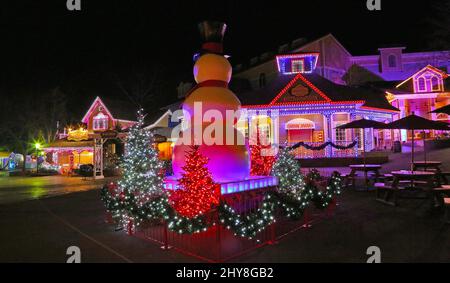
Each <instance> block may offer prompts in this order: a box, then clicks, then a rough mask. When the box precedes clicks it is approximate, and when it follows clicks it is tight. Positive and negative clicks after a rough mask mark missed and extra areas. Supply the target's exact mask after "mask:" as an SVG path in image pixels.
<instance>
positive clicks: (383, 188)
mask: <svg viewBox="0 0 450 283" xmlns="http://www.w3.org/2000/svg"><path fill="white" fill-rule="evenodd" d="M374 187H375V189H376V200H377V201H379V202H382V203H384V204H389V205H392V206H397V205H398V198H397V192H398V190H399V188H394V187H393V186H391V185H389V184H386V183H375V184H374ZM391 197H393V201H390V200H389V199H390V198H391Z"/></svg>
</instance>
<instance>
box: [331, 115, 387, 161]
mask: <svg viewBox="0 0 450 283" xmlns="http://www.w3.org/2000/svg"><path fill="white" fill-rule="evenodd" d="M386 126H387V125H386V124H385V123H382V122H378V121H374V120H366V119H360V120H354V121H351V122H350V123H347V124H343V125H340V126H337V127H336V129H370V128H372V129H384V128H386ZM362 139H363V162H364V167H366V143H365V140H366V133H365V131H363V138H362Z"/></svg>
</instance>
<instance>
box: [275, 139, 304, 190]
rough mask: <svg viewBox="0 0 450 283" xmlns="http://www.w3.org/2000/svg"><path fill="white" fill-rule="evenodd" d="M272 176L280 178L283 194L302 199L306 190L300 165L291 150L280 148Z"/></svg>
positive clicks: (279, 187)
mask: <svg viewBox="0 0 450 283" xmlns="http://www.w3.org/2000/svg"><path fill="white" fill-rule="evenodd" d="M272 175H274V176H276V177H278V180H279V185H278V190H279V191H280V192H281V193H284V194H287V195H290V196H292V197H295V198H300V197H301V195H302V192H303V190H304V189H305V182H304V180H303V175H302V174H301V172H300V165H299V164H298V162H297V160H296V159H295V157H294V155H292V154H291V153H290V149H289V148H287V147H285V148H280V151H279V154H278V158H277V160H276V161H275V163H274V165H273V168H272Z"/></svg>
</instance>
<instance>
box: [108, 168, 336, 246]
mask: <svg viewBox="0 0 450 283" xmlns="http://www.w3.org/2000/svg"><path fill="white" fill-rule="evenodd" d="M317 173H318V172H315V171H312V172H310V173H309V174H308V175H307V178H306V179H307V182H306V186H305V189H304V190H303V191H302V193H301V194H300V195H299V196H297V197H294V196H293V195H291V194H285V193H281V192H279V191H270V192H266V194H265V195H264V198H263V201H262V203H261V206H260V208H259V209H258V210H257V211H256V212H254V213H252V214H248V215H246V216H242V215H240V214H238V213H236V212H235V211H234V209H233V208H232V207H231V206H229V205H227V204H226V203H224V202H221V203H220V205H219V206H218V207H217V209H218V214H219V219H220V222H221V223H222V224H223V225H224V226H225V227H226V228H228V229H231V230H233V232H234V234H235V235H239V236H241V237H246V238H249V239H252V238H254V237H255V236H256V234H257V233H258V232H260V231H262V230H264V229H265V228H266V227H267V226H268V225H270V224H272V223H274V222H275V221H276V219H275V214H276V210H277V208H278V209H280V211H281V212H282V215H284V216H285V217H288V218H290V219H292V220H295V219H299V218H300V217H301V216H302V215H303V213H304V210H305V209H306V208H307V207H308V204H309V203H310V202H311V203H313V204H314V206H315V207H316V208H319V209H324V208H326V207H327V206H328V205H329V204H330V203H331V201H332V200H333V197H334V196H335V195H337V194H340V190H341V184H342V180H341V177H340V174H339V173H338V172H333V174H332V176H331V178H330V180H329V182H328V185H327V187H326V189H325V191H321V190H319V189H318V187H317V185H316V181H318V180H319V179H320V178H321V177H320V174H319V175H317ZM101 199H102V201H103V202H104V204H105V207H106V209H107V211H108V212H110V213H112V215H113V218H114V219H116V221H118V222H121V223H120V224H122V225H124V227H126V225H127V224H126V223H123V219H120V220H119V218H118V216H123V215H124V211H125V212H126V213H125V214H126V215H127V216H128V218H127V221H130V220H132V221H134V225H136V226H137V225H139V224H141V223H142V222H143V221H149V222H151V221H161V220H164V221H165V222H166V223H167V227H168V229H170V230H171V231H174V232H177V233H180V234H193V233H199V232H202V231H206V230H207V229H208V228H209V227H211V226H212V225H215V224H216V223H215V222H214V221H208V219H207V217H206V215H200V216H197V217H194V218H188V217H184V216H181V215H179V214H178V213H177V212H176V211H175V210H174V209H173V208H172V206H171V205H170V204H169V201H168V199H167V197H166V196H160V197H158V198H154V199H152V200H151V201H149V202H146V203H145V204H143V205H138V204H137V202H134V201H132V200H130V199H128V200H126V198H125V197H124V195H123V194H120V195H114V193H112V191H111V185H109V186H107V185H105V186H104V187H103V188H102V190H101Z"/></svg>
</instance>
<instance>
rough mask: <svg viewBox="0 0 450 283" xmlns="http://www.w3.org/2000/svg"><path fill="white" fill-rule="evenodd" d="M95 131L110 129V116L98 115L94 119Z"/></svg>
mask: <svg viewBox="0 0 450 283" xmlns="http://www.w3.org/2000/svg"><path fill="white" fill-rule="evenodd" d="M92 128H93V129H94V130H107V129H108V116H106V115H105V114H103V113H102V112H100V113H98V114H97V115H96V116H95V117H94V119H93V127H92Z"/></svg>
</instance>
